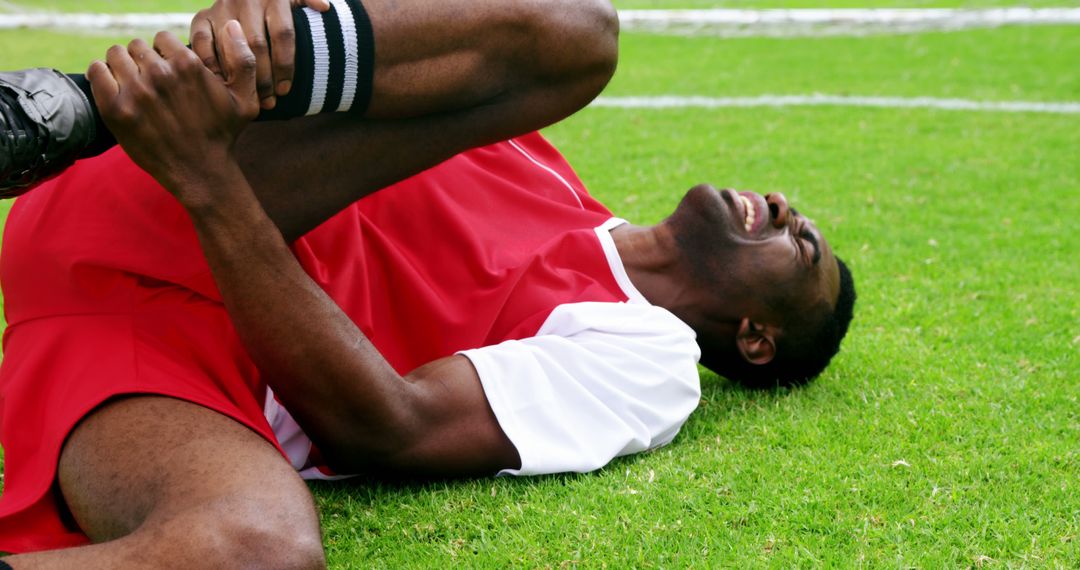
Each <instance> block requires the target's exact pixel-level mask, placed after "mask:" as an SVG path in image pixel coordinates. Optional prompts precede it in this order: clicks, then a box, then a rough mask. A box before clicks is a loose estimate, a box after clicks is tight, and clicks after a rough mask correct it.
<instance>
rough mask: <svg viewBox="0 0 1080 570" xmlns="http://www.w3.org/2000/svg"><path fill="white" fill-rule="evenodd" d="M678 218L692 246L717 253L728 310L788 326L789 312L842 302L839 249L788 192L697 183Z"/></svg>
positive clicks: (713, 267) (713, 258)
mask: <svg viewBox="0 0 1080 570" xmlns="http://www.w3.org/2000/svg"><path fill="white" fill-rule="evenodd" d="M674 217H675V218H678V219H680V220H681V221H682V225H684V226H688V227H687V228H684V229H688V230H689V231H690V232H691V235H692V236H693V237H691V238H690V239H689V240H687V242H688V243H690V244H692V253H693V254H694V255H706V256H708V257H709V258H710V261H709V263H708V266H709V270H708V271H709V273H711V274H713V275H714V276H715V279H716V281H717V284H718V285H719V286H720V294H721V296H723V297H724V298H723V299H720V300H719V301H720V302H721V303H723V304H724V305H726V306H727V310H728V311H730V310H731V309H732V308H738V309H740V310H741V311H743V313H744V314H743V315H741V316H747V317H750V318H751V319H752V320H757V321H764V322H772V323H774V324H777V325H781V326H783V324H784V323H786V322H788V321H789V319H788V318H786V315H787V313H789V312H792V311H796V312H799V313H803V312H805V311H810V310H812V309H813V308H814V307H817V306H820V303H822V302H824V303H827V304H828V305H829V306H833V305H834V304H835V303H836V299H837V296H838V294H839V290H840V277H839V270H838V268H837V264H836V258H835V257H834V256H833V253H832V248H830V247H829V244H828V242H826V240H825V238H824V237H823V236H822V235H821V232H820V231H819V230H818V229H817V227H816V226H815V225H814V224H813V223H812V222H811V221H810V220H809V219H807V218H806V217H805V216H802V215H800V214H798V213H797V212H796V211H795V210H793V209H791V208H789V207H788V203H787V200H786V199H785V198H784V196H783V195H782V194H779V193H776V194H767V195H765V196H762V195H760V194H757V193H754V192H736V191H734V190H716V189H715V188H713V187H712V186H708V185H702V186H695V187H694V188H692V189H690V191H689V192H688V193H687V195H686V197H685V198H684V199H683V201H682V203H681V204H680V205H679V208H678V209H677V210H676V214H675V216H674ZM725 312H727V311H725ZM732 316H734V315H732Z"/></svg>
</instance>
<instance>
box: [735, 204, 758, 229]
mask: <svg viewBox="0 0 1080 570" xmlns="http://www.w3.org/2000/svg"><path fill="white" fill-rule="evenodd" d="M738 196H739V199H740V200H742V203H743V206H744V208H743V209H744V210H746V218H745V219H744V220H743V227H744V228H746V233H750V230H751V229H753V227H754V222H755V221H757V208H755V207H754V203H753V202H752V201H750V198H747V197H746V196H743V195H742V194H739V195H738Z"/></svg>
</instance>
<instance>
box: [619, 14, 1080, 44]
mask: <svg viewBox="0 0 1080 570" xmlns="http://www.w3.org/2000/svg"><path fill="white" fill-rule="evenodd" d="M619 18H620V21H621V23H622V26H623V29H625V30H632V31H643V32H653V33H665V34H678V35H718V36H726V37H738V36H774V37H791V36H836V35H856V36H858V35H867V34H875V33H913V32H930V31H955V30H967V29H972V28H996V27H1000V26H1019V25H1024V26H1033V25H1080V8H987V9H963V8H956V9H954V8H925V9H905V8H892V9H889V8H880V9H862V8H851V9H792V10H726V9H717V10H623V11H622V12H620V13H619Z"/></svg>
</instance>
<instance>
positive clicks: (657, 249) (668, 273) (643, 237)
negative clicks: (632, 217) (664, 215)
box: [611, 223, 691, 320]
mask: <svg viewBox="0 0 1080 570" xmlns="http://www.w3.org/2000/svg"><path fill="white" fill-rule="evenodd" d="M611 237H612V238H613V239H614V240H615V247H616V249H618V250H619V257H620V258H621V259H622V262H623V267H625V268H626V274H627V276H629V277H630V281H631V282H632V283H633V284H634V287H636V288H637V290H638V291H640V292H641V294H642V295H644V296H645V298H646V299H648V301H649V302H650V303H652V304H653V305H657V306H659V307H663V308H665V309H667V310H669V311H671V312H672V313H675V315H676V316H678V317H680V318H683V317H684V314H683V313H686V312H687V310H688V309H689V303H690V301H691V296H690V286H689V283H688V280H687V279H686V278H685V277H684V273H685V271H684V268H683V266H682V265H683V264H682V259H681V257H680V255H679V250H678V248H677V247H676V244H675V236H674V234H673V233H672V232H671V230H670V229H669V228H668V227H667V226H666V225H664V224H662V223H661V224H657V225H655V226H634V225H630V224H624V225H622V226H619V227H617V228H615V229H614V230H612V231H611ZM684 320H685V319H684Z"/></svg>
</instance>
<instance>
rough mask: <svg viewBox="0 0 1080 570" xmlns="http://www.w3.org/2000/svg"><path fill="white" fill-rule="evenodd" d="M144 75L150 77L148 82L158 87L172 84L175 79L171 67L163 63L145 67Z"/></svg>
mask: <svg viewBox="0 0 1080 570" xmlns="http://www.w3.org/2000/svg"><path fill="white" fill-rule="evenodd" d="M146 73H147V75H149V76H150V80H151V81H152V82H153V83H154V85H155V86H158V87H161V86H164V85H168V84H170V83H172V81H173V79H174V78H175V74H174V73H173V69H172V67H171V66H170V65H169V64H167V63H165V62H163V61H159V62H156V63H154V64H152V65H149V66H147V69H146Z"/></svg>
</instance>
